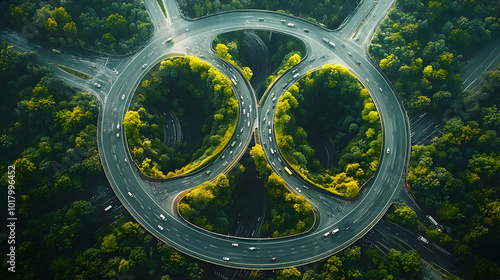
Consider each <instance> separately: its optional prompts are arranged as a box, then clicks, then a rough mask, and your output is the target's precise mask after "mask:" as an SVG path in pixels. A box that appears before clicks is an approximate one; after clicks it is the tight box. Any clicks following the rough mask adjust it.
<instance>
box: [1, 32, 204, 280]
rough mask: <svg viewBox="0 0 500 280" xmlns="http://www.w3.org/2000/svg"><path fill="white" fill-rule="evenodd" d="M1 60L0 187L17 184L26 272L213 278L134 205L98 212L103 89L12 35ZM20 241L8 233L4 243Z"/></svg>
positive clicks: (20, 251) (20, 253)
mask: <svg viewBox="0 0 500 280" xmlns="http://www.w3.org/2000/svg"><path fill="white" fill-rule="evenodd" d="M0 65H2V67H0V84H2V85H4V87H3V88H2V90H1V92H2V94H1V95H2V100H3V102H2V103H1V104H0V119H1V120H2V122H0V170H1V174H2V178H1V180H0V190H1V192H2V193H3V194H7V189H8V184H12V185H13V186H14V187H15V189H13V191H14V194H12V197H14V198H15V199H16V200H15V205H16V209H15V217H16V218H17V221H16V229H15V231H16V236H15V237H16V239H15V241H16V244H15V246H16V256H15V257H16V267H15V270H16V272H15V274H16V276H17V278H16V279H61V280H62V279H82V280H83V279H114V278H115V277H116V279H119V278H121V277H124V278H126V277H127V276H134V277H137V278H140V279H161V280H170V279H198V280H199V279H204V276H205V272H204V271H207V267H208V265H207V264H206V263H202V262H199V261H198V260H195V259H192V258H190V257H189V256H185V255H183V254H182V253H180V252H178V251H177V250H175V249H173V248H171V247H170V246H168V245H166V244H165V243H163V242H161V241H158V240H157V239H156V238H155V237H154V236H152V235H151V234H149V233H148V232H146V231H145V230H144V229H143V228H142V227H141V226H140V225H139V224H137V223H135V222H133V221H132V218H131V217H130V216H129V215H128V214H126V215H125V216H124V217H122V218H120V219H118V220H117V221H115V219H116V218H113V217H112V216H109V215H113V214H111V213H109V212H108V216H104V215H102V212H98V209H97V208H98V206H99V205H95V200H92V199H91V196H92V194H93V192H94V191H95V190H96V189H97V188H96V187H95V185H100V184H105V183H106V177H105V176H104V173H103V171H102V166H101V161H100V157H99V152H98V150H97V139H96V133H97V128H96V124H97V113H98V107H97V102H96V100H95V98H94V97H93V96H92V95H91V94H89V93H85V92H79V91H75V90H74V89H72V88H70V87H68V86H67V85H65V84H64V83H63V82H62V81H60V80H59V79H57V78H55V77H54V76H53V74H52V73H51V70H50V68H49V67H47V66H45V65H41V64H39V63H38V62H37V57H36V53H34V52H18V51H16V50H15V49H14V48H13V47H12V46H9V45H7V44H6V43H5V42H3V41H2V42H0ZM8 166H15V171H16V172H15V174H14V176H13V177H11V178H9V177H8V170H10V169H8ZM110 191H111V190H110ZM5 210H7V209H5ZM100 211H102V209H100ZM102 220H108V222H109V221H114V223H111V224H109V225H107V224H105V223H103V221H102ZM10 246H12V244H8V243H7V242H2V243H0V251H2V252H9V247H10ZM0 259H1V261H2V270H3V272H2V273H1V275H4V278H3V279H11V278H10V277H11V276H12V274H10V273H11V272H9V271H7V260H8V259H9V258H8V257H7V256H6V254H2V256H1V257H0ZM12 279H14V278H12Z"/></svg>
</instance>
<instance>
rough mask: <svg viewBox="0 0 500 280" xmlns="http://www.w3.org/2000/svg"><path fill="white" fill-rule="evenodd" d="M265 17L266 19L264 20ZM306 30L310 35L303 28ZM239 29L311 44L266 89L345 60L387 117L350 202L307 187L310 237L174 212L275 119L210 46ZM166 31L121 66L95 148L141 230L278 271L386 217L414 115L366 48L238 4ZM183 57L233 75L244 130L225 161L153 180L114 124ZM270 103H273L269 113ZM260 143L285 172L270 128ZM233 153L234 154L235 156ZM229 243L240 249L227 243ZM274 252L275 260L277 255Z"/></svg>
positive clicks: (188, 248) (217, 257) (219, 259)
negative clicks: (371, 169) (161, 65)
mask: <svg viewBox="0 0 500 280" xmlns="http://www.w3.org/2000/svg"><path fill="white" fill-rule="evenodd" d="M259 18H264V21H261V20H259ZM281 20H285V21H286V23H288V22H291V23H293V24H295V27H288V26H287V24H283V23H282V22H281ZM351 20H352V19H351ZM304 28H307V29H309V30H310V32H309V33H306V32H304V31H303V29H304ZM243 29H260V30H268V31H276V32H281V33H284V34H288V35H291V36H294V37H297V38H299V39H301V40H303V41H304V43H305V45H306V47H307V52H308V55H307V56H306V57H305V58H304V59H303V61H302V62H301V63H300V64H299V65H297V66H296V67H295V68H294V70H296V71H295V72H296V73H299V76H298V77H295V78H293V75H294V73H292V72H291V71H289V72H287V73H285V74H284V75H283V76H282V77H280V78H279V79H278V80H277V81H276V82H275V84H274V85H273V88H270V89H269V92H275V96H276V97H277V99H279V96H280V95H281V94H282V93H283V91H284V89H285V88H286V87H287V86H288V85H290V84H292V83H294V82H296V81H297V80H298V79H300V78H301V76H303V75H305V73H306V72H307V71H311V70H313V69H315V68H317V67H321V66H322V65H324V64H327V63H330V64H340V65H342V66H345V67H347V68H348V69H350V71H352V72H353V73H354V74H355V75H356V76H358V78H359V80H360V81H361V82H362V83H363V84H364V86H365V87H367V88H368V89H369V91H370V94H371V96H372V98H373V100H374V102H375V104H376V107H377V110H378V112H379V115H380V117H381V122H382V130H383V135H384V141H383V151H384V152H383V153H382V154H381V158H380V162H379V167H378V170H377V173H376V175H375V176H374V178H373V179H372V180H371V181H370V182H369V183H368V184H367V185H366V186H365V187H363V189H362V190H361V192H360V196H359V197H358V198H357V200H356V201H353V202H346V201H343V200H341V199H338V198H335V197H333V196H329V195H325V194H324V193H323V192H319V191H317V190H315V189H314V188H309V189H302V194H304V195H306V196H307V195H310V196H311V198H312V199H309V202H310V203H311V204H312V205H313V206H314V208H315V209H316V211H317V212H318V213H319V220H318V222H317V226H316V227H315V229H314V230H312V231H310V232H308V233H305V234H301V235H297V236H293V237H286V238H279V239H250V238H238V237H232V236H224V235H218V234H213V233H210V232H207V231H204V230H200V229H198V228H196V227H194V226H192V225H190V224H188V223H186V222H184V221H183V220H182V219H181V218H180V217H178V215H177V208H176V198H177V197H178V196H179V195H180V194H181V193H182V192H183V191H185V190H187V189H190V188H193V187H196V186H198V185H199V184H201V183H202V182H204V181H206V180H210V179H214V178H215V177H216V176H217V175H218V174H220V173H222V172H225V171H228V170H229V169H230V167H231V165H232V164H234V163H236V162H237V161H238V160H239V158H240V157H241V155H242V154H243V152H244V151H245V150H246V149H247V146H248V144H249V142H250V139H251V137H252V131H253V129H254V128H258V129H260V128H262V130H260V131H265V130H268V129H269V128H268V125H267V124H266V123H265V122H264V121H263V119H264V118H266V121H268V120H269V118H270V117H271V118H272V117H273V116H274V108H273V107H272V105H273V102H272V100H271V98H270V94H269V95H268V98H266V100H265V101H264V102H263V105H262V107H261V108H258V110H256V109H255V108H257V104H258V102H257V100H256V99H255V96H254V94H253V90H252V89H251V87H250V85H249V83H248V82H245V80H244V78H243V77H242V76H241V75H240V74H239V72H238V71H236V70H235V69H234V68H233V66H231V65H229V64H228V63H226V62H225V61H222V60H220V59H219V58H218V57H216V56H215V55H214V54H213V53H212V52H211V51H210V45H211V42H212V40H213V38H214V37H215V36H216V35H218V34H221V33H225V32H229V31H236V30H243ZM161 31H162V32H155V34H154V36H153V37H152V39H151V40H150V41H149V42H148V43H147V45H146V46H145V47H144V48H143V49H141V50H140V51H139V52H138V53H136V54H135V55H134V56H133V57H131V58H130V59H129V60H128V62H127V63H126V65H124V66H123V67H124V69H122V71H121V74H120V75H119V76H118V78H117V80H116V81H115V82H114V83H113V85H112V86H111V88H110V90H109V94H108V95H107V97H106V100H105V102H104V103H103V106H102V109H101V114H100V119H99V123H98V126H99V129H98V130H99V131H98V145H99V151H100V154H101V160H102V164H103V167H104V171H105V173H106V176H107V177H108V180H109V182H110V184H111V186H112V188H113V190H114V191H115V193H116V194H117V196H118V198H119V199H120V201H121V202H122V203H123V205H124V206H125V207H126V209H127V210H128V211H129V212H130V213H131V215H132V216H133V217H134V218H135V219H136V220H137V221H138V222H139V223H140V224H141V225H142V226H143V227H145V228H146V229H147V230H148V231H149V232H151V233H152V234H153V235H155V236H156V237H157V238H159V239H161V240H163V241H165V242H166V243H168V244H170V245H171V246H173V247H174V248H176V249H178V250H180V251H182V252H184V253H186V254H188V255H191V256H193V257H195V258H198V259H201V260H203V261H207V262H210V263H214V264H218V265H223V266H228V267H235V268H244V269H277V268H285V267H290V266H299V265H304V264H307V263H311V262H314V261H318V260H320V259H324V258H326V257H328V256H330V255H333V254H335V253H337V252H339V251H341V250H343V249H344V248H346V247H347V246H349V245H351V244H352V243H354V242H355V241H356V240H357V239H359V238H360V237H362V236H363V235H364V234H365V233H367V232H368V231H369V230H370V229H371V228H372V227H373V226H374V225H375V224H376V222H378V221H379V220H380V218H381V217H382V216H383V214H384V213H385V211H386V210H387V209H388V207H389V205H390V204H391V203H392V201H394V196H395V193H396V191H397V190H398V189H399V188H401V187H402V186H404V184H405V166H406V164H407V162H408V156H409V149H410V144H409V143H410V141H409V126H408V120H407V116H406V113H405V111H404V109H403V108H402V105H401V103H400V102H399V99H398V98H397V97H396V94H395V92H394V91H393V90H392V89H391V86H390V83H389V81H388V80H387V79H386V78H385V76H384V75H383V74H382V73H381V71H380V70H379V69H378V68H377V67H376V65H374V64H372V62H371V61H370V60H369V58H367V56H366V54H365V51H364V50H363V49H361V48H360V47H358V46H357V45H356V44H355V43H354V42H353V41H351V40H345V39H343V37H342V36H340V35H339V34H340V33H339V32H340V31H341V30H339V31H335V32H331V31H327V30H324V29H322V28H320V27H318V26H317V25H314V24H311V23H309V22H306V21H303V20H301V19H298V18H295V17H291V16H287V15H283V14H278V13H270V12H265V11H234V12H228V13H222V14H216V15H212V16H208V17H205V18H202V19H198V20H194V21H185V20H181V19H177V20H176V21H175V22H173V23H172V25H171V26H170V27H169V29H168V31H167V30H166V29H162V30H161ZM169 37H173V42H174V43H165V41H166V39H167V38H169ZM323 38H327V39H328V40H331V41H333V42H334V43H335V44H336V47H331V46H330V45H328V44H326V43H325V42H323ZM342 45H343V46H342ZM349 53H350V54H349ZM179 54H181V55H182V54H190V55H192V54H196V55H198V56H199V57H202V58H203V59H204V60H206V61H208V62H209V63H211V64H212V65H214V66H216V67H217V68H218V69H219V70H221V71H222V72H223V73H224V74H225V75H226V76H228V77H229V78H235V79H237V81H238V86H237V87H235V91H236V95H237V98H238V100H239V102H240V118H239V123H238V126H237V128H236V132H237V133H239V132H240V130H241V129H243V132H242V133H239V134H240V136H239V138H236V137H235V136H233V139H231V141H230V142H229V143H231V142H232V141H233V140H236V141H237V143H238V145H235V147H233V148H231V147H229V146H228V147H226V150H225V151H224V152H223V153H221V155H220V156H219V158H217V159H216V160H214V161H213V162H212V163H211V164H210V165H209V166H207V167H206V168H204V169H203V171H202V172H197V173H194V174H189V175H188V176H184V177H179V178H174V179H170V180H167V181H165V182H161V183H154V184H152V183H150V182H146V181H144V180H143V179H142V177H141V175H140V174H139V172H138V170H137V169H136V167H135V166H134V165H133V163H132V160H131V158H130V155H129V152H128V148H127V146H126V141H125V139H124V137H123V130H122V129H123V126H121V125H120V127H119V128H117V124H121V122H122V120H123V117H124V115H125V113H126V111H127V110H128V105H129V103H130V100H131V98H132V95H133V94H134V92H135V89H136V87H137V86H138V84H139V82H140V81H141V79H142V78H143V77H144V75H145V74H146V72H147V71H148V70H149V69H150V68H151V67H152V66H153V65H155V64H156V63H158V62H159V61H161V60H163V59H164V58H165V56H167V55H179ZM144 64H147V67H146V69H143V67H142V65H144ZM243 102H244V105H242V103H243ZM274 104H275V103H274ZM250 105H251V106H252V109H253V110H252V112H251V114H250V115H249V117H247V116H246V115H245V116H243V115H242V111H243V108H246V110H247V111H249V108H250V107H249V106H250ZM332 106H334V104H332ZM267 110H270V113H269V114H267ZM271 122H273V120H272V119H271ZM259 135H262V134H261V133H259ZM266 135H267V134H266ZM261 142H262V143H266V145H265V153H266V156H267V157H268V159H269V161H270V162H275V166H274V168H275V169H278V168H281V169H283V167H284V166H285V165H284V161H283V160H282V159H280V160H277V157H280V155H279V154H275V155H271V153H270V151H269V148H270V147H273V149H276V142H275V139H274V133H273V137H272V138H271V141H269V137H267V138H265V137H262V139H261ZM239 143H241V145H239ZM387 147H389V148H390V150H391V152H390V153H386V152H385V151H386V148H387ZM230 151H232V152H233V153H231V154H229V152H230ZM222 155H226V157H225V159H221V157H222ZM207 170H210V171H211V172H210V176H207V175H206V173H205V171H207ZM278 174H280V175H281V174H283V172H278ZM283 178H284V179H285V181H286V183H287V184H288V185H289V186H290V189H291V190H292V191H294V189H295V188H296V187H301V186H302V185H303V183H302V181H301V180H300V179H299V178H298V177H296V176H295V175H292V176H288V175H287V174H284V175H283ZM301 188H302V187H301ZM127 192H131V193H133V194H134V197H130V196H129V195H128V194H127ZM160 214H163V215H165V216H166V217H167V220H166V221H163V220H161V219H160V218H159V215H160ZM159 225H160V226H161V227H162V228H163V230H162V229H160V228H159V227H158V226H159ZM336 228H338V229H339V230H340V231H339V232H338V233H336V234H334V235H330V236H329V237H326V238H325V237H323V234H324V233H326V232H327V231H332V230H333V229H336ZM233 242H236V243H238V244H239V246H238V247H233V246H231V243H233ZM249 247H255V248H256V250H253V251H251V250H249V249H248V248H249ZM224 257H227V258H229V261H226V260H223V258H224ZM271 258H276V260H275V261H272V260H271Z"/></svg>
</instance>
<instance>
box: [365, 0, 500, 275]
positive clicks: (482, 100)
mask: <svg viewBox="0 0 500 280" xmlns="http://www.w3.org/2000/svg"><path fill="white" fill-rule="evenodd" d="M499 15H500V6H499V5H498V3H497V2H495V1H482V0H480V1H474V2H468V1H397V3H396V8H394V9H393V10H391V12H390V13H389V16H388V17H387V18H386V19H385V20H384V22H383V23H382V25H381V26H380V28H379V30H377V32H376V34H375V36H374V38H373V40H372V44H371V45H370V48H369V49H370V54H371V55H372V57H374V58H375V59H376V60H377V61H378V63H379V65H380V67H381V68H382V69H383V70H384V72H385V73H386V74H387V75H388V76H389V78H390V79H391V81H392V82H393V84H394V86H395V87H396V89H397V91H398V93H399V94H400V96H401V98H402V99H403V101H404V103H405V108H406V109H407V110H408V112H409V114H410V115H411V116H415V115H418V114H421V113H422V112H429V113H430V114H431V115H434V116H435V118H438V119H439V120H440V121H441V127H442V129H441V132H442V135H441V136H440V137H438V138H435V139H434V140H433V144H432V145H429V146H413V147H412V153H411V161H410V165H409V167H408V177H407V180H408V183H409V185H410V187H411V190H412V193H413V195H414V196H415V197H416V198H417V200H418V201H419V202H420V203H421V204H422V205H423V207H424V208H425V210H426V212H428V213H431V214H432V216H433V217H434V218H435V219H437V220H438V222H440V223H442V224H443V225H444V226H445V232H439V231H438V230H437V229H436V228H435V227H434V226H432V225H431V224H430V223H426V224H425V226H422V224H421V223H420V222H418V221H417V222H416V224H415V223H413V222H410V224H408V223H405V222H404V221H414V220H413V219H406V218H403V219H401V220H400V222H403V224H405V225H406V226H408V227H410V228H412V229H413V230H415V231H416V232H418V233H420V234H423V235H424V236H426V237H427V238H428V239H429V240H431V241H433V242H437V243H439V244H440V246H442V247H445V248H447V249H448V250H450V251H452V252H453V253H454V255H455V257H456V258H457V259H458V260H461V261H462V265H463V266H464V267H473V272H474V276H473V277H474V278H475V279H490V278H495V277H497V275H499V274H500V268H499V266H498V265H497V264H498V263H499V262H500V255H499V254H498V252H500V242H499V241H498V233H499V232H500V219H498V212H499V209H500V207H499V205H500V193H499V191H498V188H497V187H496V186H498V182H500V158H499V155H498V151H499V150H500V143H499V140H498V136H499V133H500V121H499V119H500V118H499V116H500V113H499V112H498V108H500V99H499V98H498V96H499V90H500V88H499V86H498V84H499V83H500V72H499V71H498V70H497V71H494V72H489V73H486V74H485V77H486V82H485V83H484V84H483V85H482V86H481V88H480V89H478V90H474V91H471V90H466V91H462V89H461V87H462V79H461V75H460V74H461V72H462V71H463V70H464V66H465V63H466V61H467V60H468V59H469V58H470V57H471V56H472V55H473V54H474V53H476V52H477V51H478V49H479V48H480V47H481V46H483V45H484V44H486V43H487V42H489V41H490V40H492V39H494V38H498V37H499V36H500V21H499ZM404 213H406V214H408V213H410V212H409V211H401V210H400V214H401V215H403V216H406V214H404ZM397 216H398V215H397V214H395V218H396V219H395V220H397Z"/></svg>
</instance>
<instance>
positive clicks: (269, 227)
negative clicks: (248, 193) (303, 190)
mask: <svg viewBox="0 0 500 280" xmlns="http://www.w3.org/2000/svg"><path fill="white" fill-rule="evenodd" d="M250 155H251V156H252V158H253V160H254V162H255V166H256V168H257V172H258V173H259V175H260V177H261V178H262V180H263V181H264V182H265V183H264V185H265V187H266V190H267V194H268V196H267V207H268V209H270V211H269V210H268V211H267V215H266V217H265V220H264V223H263V224H262V227H261V236H262V237H266V236H272V237H283V236H290V235H295V234H300V233H303V232H305V231H308V230H309V229H310V228H311V226H312V225H313V223H314V215H313V209H312V206H311V204H310V203H309V202H308V201H307V200H306V199H305V197H304V196H302V195H295V194H293V193H292V192H290V191H289V190H288V189H287V188H286V184H285V181H284V180H283V179H282V178H281V177H280V176H279V175H278V174H276V173H274V172H273V171H272V168H271V166H270V165H269V163H268V162H267V159H266V156H265V154H264V150H263V149H262V146H261V145H255V146H254V147H252V150H251V151H250Z"/></svg>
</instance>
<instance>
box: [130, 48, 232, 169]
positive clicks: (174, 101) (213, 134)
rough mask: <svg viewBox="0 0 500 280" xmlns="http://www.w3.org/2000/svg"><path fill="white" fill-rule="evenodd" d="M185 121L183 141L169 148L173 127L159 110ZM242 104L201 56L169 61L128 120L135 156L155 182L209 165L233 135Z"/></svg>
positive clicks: (144, 87) (142, 91)
mask: <svg viewBox="0 0 500 280" xmlns="http://www.w3.org/2000/svg"><path fill="white" fill-rule="evenodd" d="M160 110H161V111H163V112H172V113H173V114H174V115H175V116H176V117H177V119H179V120H180V122H179V123H180V128H179V129H180V131H177V133H179V134H180V133H182V135H183V137H182V139H180V140H177V142H176V143H174V144H173V145H167V144H166V139H165V133H164V132H163V131H164V129H166V127H167V126H168V125H173V124H166V123H165V122H166V119H165V118H164V116H165V115H166V114H164V115H162V114H160V113H159V111H160ZM238 110H239V109H238V101H237V100H236V98H235V95H234V92H233V89H232V87H231V83H230V81H229V79H228V78H227V77H226V76H224V75H223V74H222V73H221V72H220V71H219V70H217V69H216V68H214V67H212V66H211V65H210V64H209V63H207V62H203V61H201V60H200V59H199V58H197V57H191V56H188V57H181V58H174V59H167V60H164V61H162V62H161V63H160V66H159V68H158V69H157V70H154V71H153V72H152V73H151V74H150V76H149V77H147V78H145V80H143V81H142V83H141V86H140V87H139V88H138V90H137V94H136V97H135V98H134V101H133V104H132V105H131V110H130V111H128V112H127V113H126V115H125V118H124V120H123V127H124V129H125V133H126V136H127V141H128V144H129V148H130V151H131V153H132V156H133V158H134V160H135V161H136V163H137V164H138V166H139V167H140V168H141V170H142V171H143V172H144V173H145V174H146V175H148V176H151V177H154V178H167V177H173V176H177V175H180V174H187V173H190V172H192V171H195V170H198V169H199V168H201V167H203V166H205V165H206V164H207V163H208V162H209V161H210V160H212V159H213V158H214V157H215V156H216V155H218V154H219V153H220V152H221V151H222V150H223V149H224V147H225V146H226V144H227V143H228V142H229V140H230V139H231V137H232V136H233V133H234V130H235V128H236V124H237V121H238Z"/></svg>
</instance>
